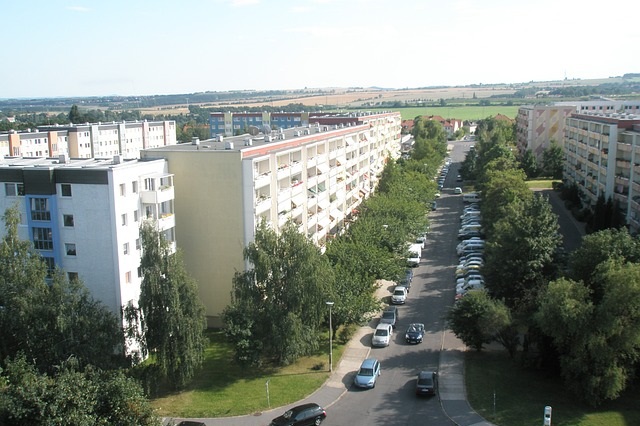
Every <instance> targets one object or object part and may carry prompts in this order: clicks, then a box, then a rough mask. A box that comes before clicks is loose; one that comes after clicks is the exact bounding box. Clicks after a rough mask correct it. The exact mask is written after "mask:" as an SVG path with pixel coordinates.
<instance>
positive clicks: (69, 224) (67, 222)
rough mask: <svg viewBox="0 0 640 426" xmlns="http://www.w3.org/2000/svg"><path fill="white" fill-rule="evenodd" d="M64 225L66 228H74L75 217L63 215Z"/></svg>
mask: <svg viewBox="0 0 640 426" xmlns="http://www.w3.org/2000/svg"><path fill="white" fill-rule="evenodd" d="M62 223H64V226H66V227H69V228H73V223H74V222H73V215H72V214H63V215H62Z"/></svg>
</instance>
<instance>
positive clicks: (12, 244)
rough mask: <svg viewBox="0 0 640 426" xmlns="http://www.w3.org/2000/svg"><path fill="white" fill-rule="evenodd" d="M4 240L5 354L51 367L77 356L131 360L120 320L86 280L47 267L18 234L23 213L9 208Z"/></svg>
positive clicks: (101, 362)
mask: <svg viewBox="0 0 640 426" xmlns="http://www.w3.org/2000/svg"><path fill="white" fill-rule="evenodd" d="M3 219H4V221H5V226H6V232H5V236H4V238H3V239H2V242H1V243H0V307H1V308H0V356H1V357H2V359H5V358H6V357H15V356H16V355H17V354H19V353H23V354H24V355H25V356H27V357H28V358H29V359H30V360H32V362H33V363H34V365H35V366H36V367H38V369H40V370H41V371H51V369H53V368H54V367H55V366H56V365H59V364H60V363H61V362H62V361H64V360H66V359H67V358H69V357H70V356H73V357H74V358H75V359H76V360H77V362H78V363H79V364H80V365H87V364H93V365H95V366H98V367H100V368H113V367H117V366H122V365H124V363H125V360H124V356H123V334H122V329H121V326H120V322H119V320H118V319H117V318H116V316H115V315H114V314H113V313H111V312H110V311H109V310H108V309H107V308H106V307H105V306H104V305H103V304H101V303H100V302H98V301H95V300H94V299H93V298H92V297H91V296H90V294H89V292H88V291H87V289H86V288H85V287H84V285H83V284H82V282H81V281H79V280H74V281H71V282H70V281H69V280H68V279H67V277H66V276H65V274H63V273H62V272H61V271H56V273H55V274H54V276H53V278H52V280H51V282H50V284H47V281H46V277H47V267H46V265H45V264H44V262H43V261H42V259H41V258H40V256H39V254H38V253H37V252H36V251H35V250H34V249H33V248H32V246H31V243H30V242H29V241H24V240H20V239H19V237H18V224H19V223H20V213H19V211H18V210H17V209H15V208H10V209H8V210H7V211H6V212H5V214H4V216H3Z"/></svg>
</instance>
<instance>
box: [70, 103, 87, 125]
mask: <svg viewBox="0 0 640 426" xmlns="http://www.w3.org/2000/svg"><path fill="white" fill-rule="evenodd" d="M84 121H86V120H85V116H84V115H82V114H80V110H79V109H78V105H72V106H71V109H70V110H69V122H71V123H82V122H84Z"/></svg>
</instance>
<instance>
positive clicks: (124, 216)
mask: <svg viewBox="0 0 640 426" xmlns="http://www.w3.org/2000/svg"><path fill="white" fill-rule="evenodd" d="M122 226H127V214H126V213H125V214H123V215H122Z"/></svg>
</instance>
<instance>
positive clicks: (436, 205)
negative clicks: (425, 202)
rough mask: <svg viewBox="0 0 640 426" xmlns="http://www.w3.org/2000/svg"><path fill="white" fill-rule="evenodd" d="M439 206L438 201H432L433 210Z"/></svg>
mask: <svg viewBox="0 0 640 426" xmlns="http://www.w3.org/2000/svg"><path fill="white" fill-rule="evenodd" d="M441 189H442V188H441ZM437 208H438V203H436V202H435V201H432V202H431V210H436V209H437Z"/></svg>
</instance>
